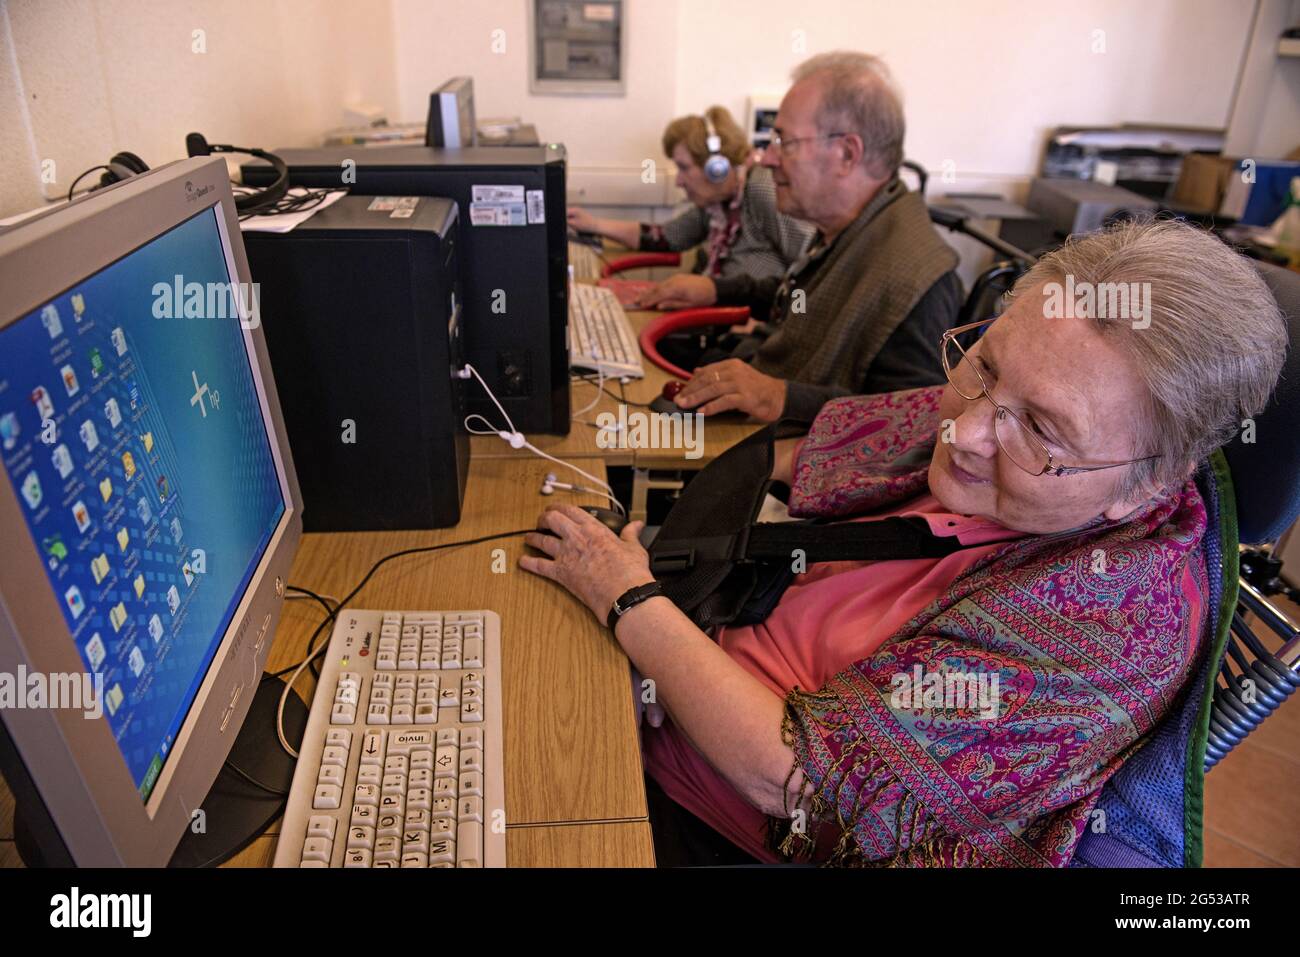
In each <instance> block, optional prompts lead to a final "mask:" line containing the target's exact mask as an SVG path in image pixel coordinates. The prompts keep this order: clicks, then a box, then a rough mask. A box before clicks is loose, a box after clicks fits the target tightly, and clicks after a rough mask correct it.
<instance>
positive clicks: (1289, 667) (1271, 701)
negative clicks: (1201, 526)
mask: <svg viewBox="0 0 1300 957" xmlns="http://www.w3.org/2000/svg"><path fill="white" fill-rule="evenodd" d="M1255 268H1256V269H1258V270H1259V273H1260V275H1261V276H1263V277H1264V281H1265V282H1266V283H1268V286H1269V288H1270V289H1271V290H1272V292H1273V296H1274V298H1275V299H1277V304H1278V307H1279V308H1280V309H1281V310H1282V314H1283V315H1284V316H1285V317H1286V319H1287V326H1288V329H1289V331H1290V349H1289V351H1288V353H1287V358H1286V363H1285V365H1284V366H1283V368H1282V377H1281V379H1280V381H1279V382H1278V386H1277V389H1276V391H1275V392H1274V393H1273V398H1272V399H1271V400H1270V402H1269V405H1268V408H1266V409H1265V410H1264V412H1263V413H1262V414H1261V415H1260V416H1259V417H1258V418H1257V419H1256V421H1255V435H1254V438H1255V440H1256V441H1254V442H1244V441H1242V435H1241V434H1238V435H1237V436H1236V437H1235V438H1234V439H1233V440H1232V442H1230V443H1229V444H1228V445H1226V446H1224V448H1223V454H1224V457H1225V458H1226V459H1227V462H1228V466H1229V467H1230V468H1231V470H1232V480H1233V483H1234V485H1236V487H1237V489H1238V495H1237V529H1238V537H1239V539H1240V541H1241V543H1242V544H1243V546H1245V547H1244V548H1243V549H1242V552H1243V554H1242V559H1243V560H1242V566H1243V569H1244V570H1243V573H1242V576H1241V581H1240V592H1239V594H1238V597H1237V608H1236V610H1235V612H1234V613H1233V616H1232V622H1231V635H1230V636H1229V638H1228V641H1227V648H1226V650H1227V655H1226V657H1225V659H1224V661H1223V664H1222V667H1221V668H1220V669H1219V672H1218V675H1217V679H1218V683H1217V687H1216V688H1215V692H1214V704H1213V708H1212V710H1211V714H1210V728H1209V740H1208V743H1207V745H1206V754H1205V769H1206V770H1207V771H1208V770H1209V769H1210V768H1212V767H1213V766H1214V765H1215V764H1216V763H1218V761H1220V760H1221V759H1222V758H1223V757H1224V755H1226V754H1227V753H1228V752H1229V751H1231V750H1232V749H1233V748H1234V747H1236V746H1237V745H1238V744H1240V743H1241V741H1242V740H1243V739H1245V737H1246V736H1247V735H1248V734H1250V733H1251V732H1252V731H1253V730H1255V728H1257V727H1259V725H1260V724H1262V723H1263V721H1264V720H1265V719H1266V718H1267V717H1268V716H1269V715H1270V714H1272V713H1273V712H1274V711H1275V710H1277V708H1278V706H1279V705H1280V704H1281V703H1282V702H1283V701H1285V700H1286V699H1287V698H1288V697H1290V696H1291V695H1292V694H1294V693H1295V691H1296V688H1297V687H1300V630H1297V627H1296V624H1295V623H1294V622H1292V621H1290V620H1289V619H1288V617H1287V615H1286V614H1284V613H1283V612H1281V611H1280V610H1278V609H1277V608H1276V607H1275V606H1274V605H1273V603H1272V602H1270V601H1269V593H1270V592H1276V591H1279V590H1281V585H1282V583H1281V582H1277V581H1275V577H1276V569H1277V564H1276V562H1275V561H1274V560H1271V559H1272V556H1271V552H1270V549H1271V546H1272V545H1273V544H1274V543H1276V542H1277V540H1278V538H1279V537H1280V536H1281V535H1282V533H1283V532H1285V531H1286V530H1287V529H1288V528H1289V527H1290V526H1291V525H1292V524H1293V523H1294V522H1295V520H1296V516H1297V515H1298V514H1300V480H1298V479H1297V477H1300V432H1298V430H1297V428H1296V423H1297V422H1298V421H1300V273H1296V272H1294V271H1292V270H1289V269H1281V268H1279V267H1277V266H1273V265H1269V264H1268V263H1262V262H1260V263H1256V264H1255ZM1246 612H1251V613H1253V614H1254V616H1255V617H1256V619H1258V621H1259V622H1260V623H1261V624H1262V625H1263V626H1264V629H1265V632H1264V634H1263V635H1261V634H1259V633H1257V632H1256V631H1255V630H1254V629H1252V628H1251V627H1250V626H1249V625H1248V624H1247V620H1246ZM1279 642H1280V643H1281V647H1280V648H1278V649H1277V650H1275V651H1271V650H1269V645H1270V644H1272V645H1276V644H1277V643H1279ZM1234 665H1235V668H1234V667H1233V666H1234Z"/></svg>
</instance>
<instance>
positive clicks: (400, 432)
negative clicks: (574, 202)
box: [243, 196, 469, 532]
mask: <svg viewBox="0 0 1300 957" xmlns="http://www.w3.org/2000/svg"><path fill="white" fill-rule="evenodd" d="M457 220H458V216H457V210H456V205H455V204H454V203H452V202H451V201H450V200H446V199H438V198H433V197H427V196H424V197H411V198H406V199H398V198H390V199H378V198H376V197H371V196H345V197H343V198H342V199H340V200H338V201H337V202H336V203H335V204H334V205H332V206H329V207H327V208H325V209H322V210H319V211H318V212H316V213H315V214H314V215H313V216H312V217H311V218H310V219H308V220H307V221H306V222H304V223H302V224H300V225H299V226H298V227H297V228H295V229H293V230H292V231H291V232H287V233H269V232H255V231H248V232H245V233H244V236H243V238H244V248H245V250H246V251H247V253H248V265H249V270H250V272H251V273H252V278H253V282H254V283H255V284H256V285H257V287H258V293H259V295H258V301H259V302H260V316H261V322H262V327H263V330H264V332H265V335H266V344H267V349H268V351H269V352H270V355H271V366H272V369H273V371H274V373H275V382H276V386H277V388H278V390H279V393H280V405H281V407H282V409H283V413H284V423H285V428H286V429H287V430H288V433H289V445H290V447H291V448H292V450H293V459H294V465H295V466H296V468H297V472H298V482H299V485H300V486H301V487H302V495H303V502H304V508H303V528H304V530H305V531H309V532H323V531H370V530H378V529H398V528H442V527H446V526H448V525H455V524H456V523H457V522H458V521H460V507H461V502H462V500H463V498H464V494H465V481H466V476H467V473H468V470H469V440H468V436H467V434H466V432H465V429H464V424H463V423H464V419H465V415H466V409H465V386H466V382H465V381H464V380H462V379H459V378H457V377H456V376H455V374H454V371H455V370H456V369H457V368H459V367H461V366H462V365H463V364H464V361H465V359H464V349H463V346H462V335H461V330H462V326H463V321H462V312H463V310H462V307H461V301H462V300H461V295H460V291H459V288H458V285H459V281H458V278H457V272H458V270H457V259H458V257H459V256H460V250H459V248H458V245H459V239H458V232H459V225H458V222H457Z"/></svg>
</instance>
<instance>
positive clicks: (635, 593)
mask: <svg viewBox="0 0 1300 957" xmlns="http://www.w3.org/2000/svg"><path fill="white" fill-rule="evenodd" d="M663 593H664V586H663V585H661V584H660V583H659V582H648V583H646V584H644V585H637V586H636V587H634V588H629V589H628V590H627V591H625V592H623V594H621V595H619V596H618V597H617V598H616V599H614V604H613V605H611V606H610V609H609V615H607V616H606V618H605V624H607V625H609V630H610V631H613V630H614V626H615V625H617V624H618V620H619V619H620V618H622V617H623V616H624V615H626V614H627V613H628V612H629V611H631V610H632V609H633V608H635V607H636V606H637V605H639V604H641V602H643V601H645V600H646V599H648V598H654V597H655V596H656V595H662V594H663Z"/></svg>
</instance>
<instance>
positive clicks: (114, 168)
mask: <svg viewBox="0 0 1300 957" xmlns="http://www.w3.org/2000/svg"><path fill="white" fill-rule="evenodd" d="M147 172H149V164H148V163H146V162H145V161H144V160H142V159H140V157H138V156H136V155H135V154H134V153H128V152H127V151H126V150H122V152H120V153H114V154H113V158H112V159H110V160H109V161H108V167H107V169H105V171H104V175H103V176H101V177H100V178H99V185H100V186H101V187H103V186H112V185H113V184H114V183H118V182H121V181H122V180H124V179H127V178H129V177H131V176H138V175H140V174H141V173H147Z"/></svg>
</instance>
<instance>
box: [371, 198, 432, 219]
mask: <svg viewBox="0 0 1300 957" xmlns="http://www.w3.org/2000/svg"><path fill="white" fill-rule="evenodd" d="M418 205H420V197H418V196H376V197H375V198H374V199H372V200H371V201H370V204H369V205H368V206H366V209H367V210H368V211H370V212H372V213H390V212H396V211H397V210H399V209H411V210H413V209H415V207H416V206H418ZM406 215H407V216H410V215H411V214H410V213H407V214H406ZM390 218H392V217H390Z"/></svg>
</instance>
